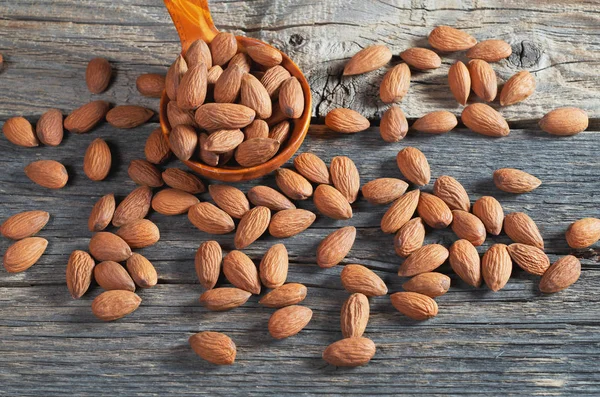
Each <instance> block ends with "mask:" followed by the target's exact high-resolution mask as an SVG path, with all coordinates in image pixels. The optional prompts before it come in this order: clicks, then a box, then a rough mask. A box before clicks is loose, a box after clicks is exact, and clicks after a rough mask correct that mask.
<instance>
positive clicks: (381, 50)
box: [343, 45, 392, 76]
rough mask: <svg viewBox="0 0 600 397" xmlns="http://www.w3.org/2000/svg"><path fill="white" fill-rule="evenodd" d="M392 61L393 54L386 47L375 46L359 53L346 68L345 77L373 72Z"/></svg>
mask: <svg viewBox="0 0 600 397" xmlns="http://www.w3.org/2000/svg"><path fill="white" fill-rule="evenodd" d="M391 59H392V52H391V51H390V50H389V48H387V47H386V46H384V45H373V46H370V47H367V48H364V49H362V50H360V51H359V52H357V53H356V54H355V55H354V56H353V57H352V58H351V59H350V60H349V61H348V63H347V64H346V66H345V67H344V73H343V75H344V76H353V75H357V74H362V73H367V72H371V71H373V70H376V69H379V68H380V67H382V66H383V65H385V64H386V63H388V62H389V61H390V60H391Z"/></svg>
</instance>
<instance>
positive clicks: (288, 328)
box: [268, 305, 313, 339]
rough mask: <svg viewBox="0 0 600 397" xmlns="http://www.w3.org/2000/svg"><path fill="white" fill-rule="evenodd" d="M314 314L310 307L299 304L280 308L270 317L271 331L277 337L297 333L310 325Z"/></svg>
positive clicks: (286, 336) (285, 336) (281, 337)
mask: <svg viewBox="0 0 600 397" xmlns="http://www.w3.org/2000/svg"><path fill="white" fill-rule="evenodd" d="M312 314H313V313H312V310H310V309H309V308H308V307H304V306H298V305H292V306H286V307H283V308H281V309H278V310H277V311H276V312H275V313H273V314H272V315H271V318H270V319H269V326H268V327H269V333H270V334H271V336H272V337H273V338H275V339H284V338H288V337H290V336H293V335H296V334H297V333H298V332H300V331H302V329H303V328H304V327H306V326H307V325H308V323H309V322H310V320H311V318H312Z"/></svg>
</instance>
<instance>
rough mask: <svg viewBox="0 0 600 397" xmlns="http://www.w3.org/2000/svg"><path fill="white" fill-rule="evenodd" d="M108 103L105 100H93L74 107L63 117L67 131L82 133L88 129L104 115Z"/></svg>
mask: <svg viewBox="0 0 600 397" xmlns="http://www.w3.org/2000/svg"><path fill="white" fill-rule="evenodd" d="M109 107H110V105H109V104H108V102H106V101H93V102H90V103H87V104H85V105H83V106H81V107H80V108H78V109H75V110H73V111H72V112H71V114H70V115H68V116H67V118H66V119H65V122H64V125H65V128H66V129H67V130H68V131H69V132H73V133H76V134H83V133H85V132H88V131H90V130H91V129H92V128H94V127H95V126H96V124H98V123H99V122H100V120H102V119H103V118H104V116H106V113H107V112H108V108H109Z"/></svg>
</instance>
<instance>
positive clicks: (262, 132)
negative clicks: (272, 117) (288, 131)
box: [244, 119, 269, 140]
mask: <svg viewBox="0 0 600 397" xmlns="http://www.w3.org/2000/svg"><path fill="white" fill-rule="evenodd" d="M268 137H269V124H267V122H266V121H264V120H258V119H257V120H254V121H253V122H252V123H250V125H249V126H247V127H246V128H244V140H249V139H252V138H268Z"/></svg>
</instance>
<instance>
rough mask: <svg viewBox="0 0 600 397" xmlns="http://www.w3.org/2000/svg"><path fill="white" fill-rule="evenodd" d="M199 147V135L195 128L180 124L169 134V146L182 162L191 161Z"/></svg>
mask: <svg viewBox="0 0 600 397" xmlns="http://www.w3.org/2000/svg"><path fill="white" fill-rule="evenodd" d="M197 145H198V134H196V130H194V128H193V127H190V126H188V125H183V124H180V125H178V126H177V127H175V128H173V129H172V130H171V133H170V134H169V146H170V147H171V150H172V151H173V153H174V154H175V156H177V158H178V159H179V160H181V161H187V160H189V159H190V158H191V157H192V155H193V154H194V152H195V151H196V146H197Z"/></svg>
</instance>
